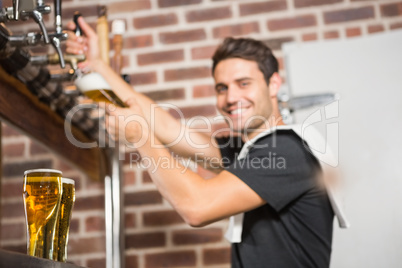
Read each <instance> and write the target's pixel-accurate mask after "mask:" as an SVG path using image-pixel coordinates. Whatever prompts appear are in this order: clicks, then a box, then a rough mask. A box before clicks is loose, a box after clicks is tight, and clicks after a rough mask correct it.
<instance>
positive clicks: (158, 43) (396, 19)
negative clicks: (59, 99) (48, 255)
mask: <svg viewBox="0 0 402 268" xmlns="http://www.w3.org/2000/svg"><path fill="white" fill-rule="evenodd" d="M45 2H46V3H47V4H49V5H51V6H52V5H53V2H51V1H50V2H48V1H45ZM2 4H3V6H12V2H11V1H4V0H3V2H2ZM97 5H105V6H106V7H107V19H108V22H109V26H111V23H112V22H113V21H114V20H115V19H123V20H124V21H125V23H126V31H125V33H124V35H123V37H124V41H123V42H124V44H123V50H122V54H123V69H122V73H124V74H127V75H128V76H129V77H130V83H131V85H132V86H133V87H134V88H135V89H136V90H137V91H140V92H144V93H145V94H147V95H149V96H150V97H151V98H153V99H154V100H156V101H157V102H160V103H169V104H173V105H177V106H178V107H180V108H181V110H182V112H183V113H184V115H185V116H186V118H190V117H192V116H194V115H203V116H206V117H210V118H213V117H214V116H216V115H217V112H216V109H215V92H214V89H213V80H212V78H211V69H210V67H211V60H210V58H211V56H212V54H213V52H214V50H215V48H216V47H217V45H218V44H219V43H220V42H221V41H222V39H223V38H224V37H227V36H235V37H240V36H244V37H252V38H256V39H259V40H262V41H264V42H265V43H266V44H267V45H268V46H269V47H271V49H273V51H274V54H275V55H276V57H277V58H278V60H279V62H280V75H281V76H282V78H283V79H284V82H285V84H284V87H283V92H284V93H283V94H286V95H288V96H302V95H305V94H310V93H320V92H323V93H325V92H333V93H339V94H340V95H339V96H340V99H339V105H338V104H337V106H336V107H335V108H334V107H333V106H331V107H332V109H335V110H336V111H338V113H337V115H336V116H334V117H331V118H332V119H333V118H335V119H333V120H332V121H331V122H335V123H339V129H338V133H339V137H340V139H338V141H339V142H340V144H337V145H335V147H337V149H339V151H340V152H339V156H340V158H339V162H340V163H339V164H340V166H341V167H344V169H343V170H344V172H345V173H347V174H348V175H346V176H345V177H346V178H356V177H359V176H360V177H363V178H361V179H364V178H367V177H370V176H375V178H378V180H371V183H364V182H363V183H361V184H357V185H360V186H361V185H366V188H364V187H357V186H356V183H354V184H353V185H354V188H353V187H351V188H350V189H352V190H350V191H349V192H347V193H346V197H345V206H346V212H347V213H349V215H350V214H351V215H350V217H349V218H350V219H351V223H352V228H351V229H349V230H341V231H338V229H337V223H336V222H335V223H334V226H335V229H336V230H335V233H334V254H333V262H332V267H379V266H380V265H381V264H382V265H385V266H381V267H398V265H400V263H401V262H402V260H401V259H400V257H398V255H400V254H398V251H399V252H400V250H402V242H401V241H402V239H401V233H400V232H398V229H397V227H398V226H400V224H399V223H401V220H400V219H401V217H399V216H398V217H393V216H392V215H400V212H398V209H397V204H398V202H399V201H400V200H398V199H397V198H398V196H402V195H400V193H401V191H400V189H401V188H400V183H399V184H395V183H398V181H400V179H401V171H400V169H399V168H398V166H399V165H398V161H399V160H400V159H401V158H400V157H399V156H400V153H399V152H398V150H397V149H398V148H401V147H400V145H401V144H400V142H396V143H395V142H393V141H396V140H397V135H398V133H400V128H398V127H399V126H397V127H396V128H395V123H396V122H397V121H396V120H398V115H399V114H400V112H402V111H400V109H401V108H399V111H398V107H399V106H401V105H400V104H401V99H402V98H401V97H402V96H401V92H402V91H401V89H402V88H401V84H402V83H399V82H400V81H399V80H392V78H394V77H398V76H401V75H400V71H399V72H398V70H401V67H402V66H400V65H398V63H400V62H402V60H401V59H400V56H399V55H401V54H402V53H400V50H399V53H398V47H399V48H401V47H402V41H401V38H400V36H401V34H400V32H401V30H402V1H395V0H372V1H370V0H274V1H259V0H237V1H235V0H130V1H92V0H85V1H78V0H70V1H65V0H63V1H62V18H63V25H65V24H66V23H67V21H69V20H72V18H73V13H74V12H75V11H80V12H81V13H82V15H83V16H84V17H85V19H86V20H87V21H88V22H90V23H91V24H92V25H93V26H94V27H95V24H96V21H97V18H98V13H97ZM45 24H46V25H47V26H48V27H49V28H52V27H54V26H53V24H54V21H53V16H52V14H50V15H48V16H45ZM7 27H8V28H9V29H10V30H11V31H12V32H13V33H26V32H32V31H36V30H37V29H38V28H37V25H36V24H35V23H34V22H32V21H24V22H21V21H19V22H10V23H7ZM111 41H112V34H110V42H111ZM399 42H401V43H399ZM370 44H373V46H374V47H370ZM398 44H399V46H398ZM388 45H390V46H388ZM62 47H63V46H62ZM111 47H112V44H111ZM363 48H367V50H363ZM31 51H32V52H33V53H38V54H41V53H48V52H51V51H52V48H51V47H50V46H36V47H32V48H31ZM345 51H346V52H345ZM357 52H361V53H357ZM328 55H331V57H327V56H328ZM358 55H360V56H361V57H356V58H353V57H354V56H358ZM112 56H113V50H111V53H110V57H111V58H112ZM342 58H347V59H348V60H347V61H341V62H340V63H339V62H338V63H337V64H340V65H339V66H341V67H334V66H338V65H335V63H336V60H339V59H342ZM362 59H373V60H372V61H370V60H368V61H362ZM374 59H376V61H374ZM320 60H321V61H320ZM360 61H362V62H360ZM374 62H375V63H374ZM352 63H357V65H356V66H357V67H350V66H355V65H352ZM391 63H392V64H391ZM323 64H325V65H323ZM371 64H373V65H374V66H376V67H377V69H374V70H373V71H368V72H358V73H359V76H358V78H355V77H357V76H355V75H354V72H355V71H356V70H358V69H359V70H360V69H361V70H365V69H367V68H368V66H370V65H371ZM328 66H332V67H334V68H327V67H328ZM342 66H343V67H345V68H342ZM346 67H348V68H346ZM53 68H57V67H53ZM356 68H358V69H356ZM387 70H389V71H387ZM325 73H327V74H328V76H324V74H325ZM378 73H381V74H384V76H381V78H379V79H377V80H376V81H382V82H384V83H378V84H375V83H374V82H366V83H363V84H354V82H353V83H351V82H350V83H349V86H350V87H343V85H345V83H348V81H355V80H354V79H357V81H365V80H366V78H368V77H372V78H375V77H376V75H377V74H378ZM345 74H349V76H345ZM341 77H343V78H346V81H345V82H341V81H344V80H341V79H339V78H341ZM401 77H402V76H401ZM318 78H322V79H321V80H319V79H318ZM390 80H392V83H391V82H390V83H389V84H387V83H385V82H386V81H390ZM368 81H371V80H368ZM398 83H399V84H398ZM373 84H374V87H375V88H376V90H366V89H367V88H368V86H369V85H373ZM354 89H356V90H354ZM357 89H359V90H357ZM387 90H388V91H387ZM348 92H350V94H349V95H348ZM394 93H395V94H394ZM354 100H356V102H354ZM342 101H344V102H342ZM363 107H367V110H365V109H363ZM387 107H388V108H387ZM394 108H395V109H394ZM316 111H317V109H314V110H311V109H310V110H308V111H307V112H305V114H301V115H294V121H295V122H299V123H302V122H304V120H305V118H308V117H309V115H310V114H313V113H315V112H316ZM354 111H360V112H359V113H354ZM380 111H381V113H380ZM398 112H399V113H398ZM373 115H376V116H375V117H372V116H373ZM337 118H338V119H339V120H338V119H337ZM363 118H367V120H366V121H364V120H363V121H362V119H363ZM384 118H385V119H387V120H386V121H382V120H383V119H384ZM343 120H344V121H343ZM378 122H383V123H382V124H380V125H378ZM399 125H400V124H399ZM389 126H391V127H390V128H389V129H387V128H386V127H389ZM217 127H218V126H217ZM376 128H377V129H379V131H378V132H376V133H377V134H375V135H374V134H372V131H373V129H376ZM359 130H360V132H359ZM363 130H364V131H363ZM385 133H388V134H389V133H391V134H390V135H388V134H387V135H384V134H385ZM324 134H325V133H324ZM363 137H365V138H364V139H363ZM379 140H381V141H383V142H378V141H379ZM1 141H2V147H1V151H2V166H1V168H0V170H1V171H2V180H1V210H0V216H1V219H0V223H1V225H0V247H1V248H3V249H7V250H11V251H17V252H22V253H25V252H26V230H25V225H24V209H23V203H22V196H21V192H22V176H23V172H24V170H27V169H30V168H36V167H44V168H56V169H60V170H62V171H63V175H64V176H65V177H70V178H73V179H75V181H76V190H77V192H76V203H75V206H74V210H73V214H72V223H71V227H70V240H69V255H68V259H69V261H70V262H73V263H75V264H77V265H81V266H86V267H105V224H104V221H105V219H104V215H105V214H104V188H103V187H104V186H103V183H102V182H98V181H92V180H90V179H88V178H87V177H86V176H85V175H84V174H82V173H80V171H78V170H77V169H75V168H73V167H72V166H70V165H69V164H68V162H66V161H64V160H62V159H61V158H59V157H58V156H57V155H55V154H53V153H52V152H51V150H49V148H47V147H46V146H45V145H43V144H39V143H37V142H36V141H34V140H32V139H30V138H29V137H28V136H26V135H23V134H21V133H20V132H19V131H17V130H15V129H14V128H13V127H11V126H9V125H7V124H5V123H2V133H1ZM356 144H357V145H358V146H357V147H351V146H353V145H355V146H356ZM342 146H344V147H342ZM342 148H344V150H343V151H342ZM348 150H349V151H348ZM373 151H375V152H390V151H391V152H393V153H389V154H382V153H373ZM132 152H133V153H135V151H132ZM130 153H131V152H130V151H129V152H127V153H126V156H127V157H126V160H124V161H123V162H122V164H123V172H124V176H123V177H124V188H123V189H124V216H125V218H124V226H125V228H124V232H125V262H126V267H138V268H152V267H211V268H218V267H222V268H223V267H230V244H229V243H228V242H227V241H226V240H225V239H224V238H223V234H224V232H225V230H226V227H227V221H221V222H218V223H214V224H212V225H210V226H207V227H204V228H200V229H194V228H190V227H187V226H186V225H185V224H184V222H183V221H182V220H181V219H180V217H179V216H178V215H177V214H176V213H175V212H174V211H173V210H172V209H171V207H170V206H169V204H168V203H167V202H166V201H164V200H163V199H162V197H161V196H160V194H159V193H158V192H157V191H156V188H155V187H154V185H153V184H152V182H151V180H150V178H149V174H148V172H147V170H145V169H143V168H141V167H137V166H136V163H135V161H141V160H140V159H139V158H138V157H134V158H135V161H134V163H131V165H130V159H132V158H130ZM66 154H68V152H66ZM390 159H392V161H391V160H390ZM354 161H355V162H354ZM353 163H356V165H357V166H358V168H356V167H353V165H352V164H353ZM375 164H378V165H375ZM193 168H194V169H195V170H197V172H199V174H201V175H202V176H204V177H205V178H209V177H211V176H212V174H210V173H209V172H207V171H205V170H203V169H201V168H199V167H193ZM370 168H371V169H370ZM370 170H375V171H376V172H372V171H370ZM360 171H362V172H361V173H360ZM363 171H364V172H363ZM382 171H384V172H382ZM380 179H382V180H383V182H384V181H385V182H386V183H385V184H382V183H380V181H379V180H380ZM387 179H388V180H387ZM360 181H361V180H360ZM359 183H360V182H359ZM391 188H392V189H393V190H392V191H391V192H390V191H389V189H391ZM355 192H360V193H363V192H364V195H363V197H362V198H363V199H360V200H358V199H357V198H356V195H355V194H354V193H355ZM379 193H380V194H381V195H380V197H379V195H378V194H379ZM389 193H391V194H389ZM381 196H382V197H381ZM374 197H376V198H374ZM379 200H380V201H381V202H379ZM384 200H385V201H384ZM364 201H368V202H364ZM363 208H364V209H363ZM384 211H387V212H384ZM378 212H381V213H380V214H376V213H378ZM376 215H377V216H376ZM368 223H371V224H368ZM384 231H386V232H384ZM366 246H367V247H366ZM345 255H346V256H345ZM384 263H385V264H384Z"/></svg>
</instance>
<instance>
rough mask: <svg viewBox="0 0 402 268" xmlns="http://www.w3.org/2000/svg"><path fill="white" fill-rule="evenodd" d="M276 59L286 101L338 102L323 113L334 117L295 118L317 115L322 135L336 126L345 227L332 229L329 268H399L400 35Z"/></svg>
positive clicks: (304, 48) (295, 47)
mask: <svg viewBox="0 0 402 268" xmlns="http://www.w3.org/2000/svg"><path fill="white" fill-rule="evenodd" d="M283 52H284V57H285V67H286V72H287V83H288V87H289V89H290V93H291V95H293V96H300V95H307V94H312V93H324V92H333V93H338V94H339V96H340V98H339V101H338V102H336V103H332V104H330V105H329V106H328V107H330V108H332V109H335V112H337V115H336V116H335V117H333V111H332V116H330V117H327V118H326V114H325V110H323V109H321V110H319V111H317V108H314V109H309V110H306V111H300V112H296V114H295V116H294V118H295V121H296V122H297V123H302V122H304V121H305V119H306V118H307V117H309V116H310V115H312V114H314V113H317V112H319V113H320V114H321V115H322V121H320V122H317V123H316V126H317V127H318V128H319V129H320V131H322V133H323V134H324V136H326V135H328V134H329V133H326V129H327V127H326V126H328V125H330V124H332V125H333V124H336V125H337V127H338V131H337V133H336V135H337V143H338V144H335V147H337V149H339V150H338V156H339V157H338V159H339V168H340V170H341V172H342V174H343V178H344V180H345V183H346V189H345V192H344V195H343V196H344V208H345V212H346V213H347V215H348V219H349V221H350V222H351V228H350V229H347V230H343V229H339V228H338V227H337V224H336V223H335V224H334V227H335V228H334V239H333V253H332V261H331V267H332V268H348V267H353V268H355V267H358V268H360V267H364V268H370V267H373V268H377V267H387V268H393V267H395V268H396V267H402V31H399V30H398V31H392V32H384V33H379V34H375V35H370V36H367V37H358V38H353V39H348V40H333V41H321V42H310V43H302V44H299V43H288V44H284V46H283ZM331 105H332V106H331ZM332 134H334V133H332ZM332 146H333V145H332Z"/></svg>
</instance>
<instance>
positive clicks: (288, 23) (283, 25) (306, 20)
mask: <svg viewBox="0 0 402 268" xmlns="http://www.w3.org/2000/svg"><path fill="white" fill-rule="evenodd" d="M316 25H317V20H316V17H315V16H314V15H302V16H296V17H292V18H284V19H272V20H269V21H268V23H267V27H268V29H269V30H270V31H281V30H289V29H296V28H304V27H312V26H316Z"/></svg>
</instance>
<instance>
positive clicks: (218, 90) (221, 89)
mask: <svg viewBox="0 0 402 268" xmlns="http://www.w3.org/2000/svg"><path fill="white" fill-rule="evenodd" d="M227 89H228V88H227V87H225V86H219V87H216V92H217V93H223V92H225V91H226V90H227Z"/></svg>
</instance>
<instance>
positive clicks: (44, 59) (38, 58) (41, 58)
mask: <svg viewBox="0 0 402 268" xmlns="http://www.w3.org/2000/svg"><path fill="white" fill-rule="evenodd" d="M62 55H63V60H64V62H66V63H69V64H70V66H71V68H72V69H73V70H77V69H78V66H77V64H78V63H79V62H82V61H85V55H82V54H77V55H75V54H62ZM29 61H30V62H31V63H32V64H34V65H45V64H59V63H60V57H59V54H58V53H54V54H47V55H35V56H31V57H30V58H29Z"/></svg>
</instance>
